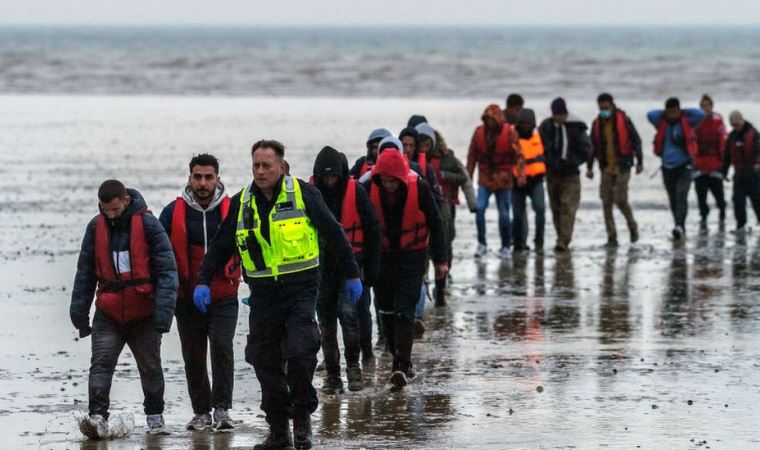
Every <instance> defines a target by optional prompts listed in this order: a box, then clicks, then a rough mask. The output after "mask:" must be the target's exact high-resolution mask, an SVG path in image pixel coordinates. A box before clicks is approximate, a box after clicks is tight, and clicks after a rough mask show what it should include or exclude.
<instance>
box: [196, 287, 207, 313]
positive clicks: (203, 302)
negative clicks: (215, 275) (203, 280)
mask: <svg viewBox="0 0 760 450" xmlns="http://www.w3.org/2000/svg"><path fill="white" fill-rule="evenodd" d="M193 303H194V304H195V307H196V308H198V311H200V312H201V313H203V314H206V307H207V306H208V305H210V304H211V290H210V289H209V288H208V286H204V285H202V284H199V285H198V286H196V287H195V292H194V293H193Z"/></svg>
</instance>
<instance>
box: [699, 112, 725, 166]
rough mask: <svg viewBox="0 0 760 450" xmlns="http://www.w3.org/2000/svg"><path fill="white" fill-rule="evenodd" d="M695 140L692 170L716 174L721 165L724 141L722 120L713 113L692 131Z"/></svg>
mask: <svg viewBox="0 0 760 450" xmlns="http://www.w3.org/2000/svg"><path fill="white" fill-rule="evenodd" d="M694 134H695V135H696V138H697V154H696V155H695V156H694V168H695V169H696V170H697V171H699V172H704V173H709V172H717V171H719V170H720V169H721V166H722V165H723V147H724V145H725V141H726V135H725V127H724V125H723V118H722V117H720V115H718V114H715V113H713V114H712V115H711V116H710V117H705V119H704V120H702V122H701V123H700V124H699V126H698V127H697V128H696V129H694Z"/></svg>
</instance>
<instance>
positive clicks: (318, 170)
mask: <svg viewBox="0 0 760 450" xmlns="http://www.w3.org/2000/svg"><path fill="white" fill-rule="evenodd" d="M328 174H331V175H337V176H338V177H339V178H340V183H341V184H344V183H345V182H346V181H347V180H348V160H347V159H346V155H344V154H343V153H341V152H339V151H337V150H335V149H334V148H332V147H330V146H329V145H328V146H325V147H323V148H322V150H320V151H319V153H318V154H317V158H316V159H315V160H314V170H313V175H314V182H315V183H316V185H317V186H319V185H321V184H322V177H323V176H324V175H328Z"/></svg>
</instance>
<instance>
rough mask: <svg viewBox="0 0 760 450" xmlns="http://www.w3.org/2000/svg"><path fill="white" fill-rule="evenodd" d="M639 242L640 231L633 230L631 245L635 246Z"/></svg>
mask: <svg viewBox="0 0 760 450" xmlns="http://www.w3.org/2000/svg"><path fill="white" fill-rule="evenodd" d="M638 241H639V230H637V229H633V230H631V244H635V243H637V242H638Z"/></svg>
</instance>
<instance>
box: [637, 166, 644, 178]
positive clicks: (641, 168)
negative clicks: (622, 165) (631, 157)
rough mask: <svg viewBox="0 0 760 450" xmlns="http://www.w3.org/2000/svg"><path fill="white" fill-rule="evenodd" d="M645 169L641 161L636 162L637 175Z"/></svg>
mask: <svg viewBox="0 0 760 450" xmlns="http://www.w3.org/2000/svg"><path fill="white" fill-rule="evenodd" d="M643 171H644V165H643V164H641V163H639V164H636V175H638V174H640V173H641V172H643Z"/></svg>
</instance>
